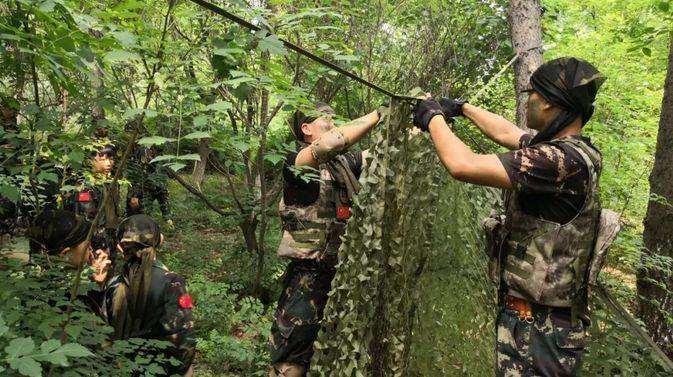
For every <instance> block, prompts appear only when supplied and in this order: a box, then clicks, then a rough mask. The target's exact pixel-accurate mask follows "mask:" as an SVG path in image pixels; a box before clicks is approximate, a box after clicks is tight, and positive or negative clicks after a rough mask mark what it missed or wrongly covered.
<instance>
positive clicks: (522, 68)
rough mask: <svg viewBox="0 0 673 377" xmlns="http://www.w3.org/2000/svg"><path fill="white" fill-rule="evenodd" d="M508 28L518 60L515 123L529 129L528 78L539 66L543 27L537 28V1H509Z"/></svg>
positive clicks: (538, 9)
mask: <svg viewBox="0 0 673 377" xmlns="http://www.w3.org/2000/svg"><path fill="white" fill-rule="evenodd" d="M509 6H510V11H509V26H510V29H511V32H512V47H513V48H514V52H516V54H517V56H518V59H517V61H516V63H515V64H514V89H515V90H516V124H517V125H518V126H519V127H520V128H523V129H528V127H527V124H526V123H527V122H526V102H527V99H528V96H527V95H526V94H525V93H522V92H521V91H522V90H523V89H526V86H527V85H528V81H529V80H530V75H531V74H532V73H533V72H534V71H535V70H536V69H537V68H538V67H539V66H540V65H542V48H541V47H542V28H541V27H540V0H509Z"/></svg>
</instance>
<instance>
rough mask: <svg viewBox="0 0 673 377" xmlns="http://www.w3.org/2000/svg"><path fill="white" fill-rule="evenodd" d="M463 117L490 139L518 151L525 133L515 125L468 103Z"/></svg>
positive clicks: (464, 108) (463, 108)
mask: <svg viewBox="0 0 673 377" xmlns="http://www.w3.org/2000/svg"><path fill="white" fill-rule="evenodd" d="M462 111H463V115H464V116H465V117H467V118H468V119H469V120H470V121H472V123H474V124H475V125H476V126H477V127H478V128H479V129H480V130H481V132H483V133H484V135H486V136H487V137H488V138H489V139H491V140H493V141H495V142H496V143H498V144H500V145H502V146H503V147H505V148H509V149H518V148H519V147H520V146H519V140H520V139H521V136H522V135H523V134H525V132H524V131H523V130H522V129H520V128H519V127H517V126H516V125H515V124H514V123H512V122H510V121H508V120H507V119H505V118H503V117H501V116H500V115H496V114H493V113H492V112H490V111H487V110H484V109H482V108H480V107H477V106H473V105H470V104H469V103H466V104H464V105H463V106H462Z"/></svg>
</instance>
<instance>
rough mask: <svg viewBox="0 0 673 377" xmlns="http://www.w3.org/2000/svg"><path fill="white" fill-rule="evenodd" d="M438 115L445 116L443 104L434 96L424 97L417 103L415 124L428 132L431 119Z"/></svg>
mask: <svg viewBox="0 0 673 377" xmlns="http://www.w3.org/2000/svg"><path fill="white" fill-rule="evenodd" d="M436 115H441V116H442V117H443V116H444V112H443V111H442V106H441V105H440V104H439V102H437V101H435V100H434V99H433V98H428V99H424V100H422V101H420V102H419V103H418V104H417V105H416V109H415V110H414V126H416V127H418V128H420V129H421V130H422V131H426V132H427V131H429V130H428V126H429V125H430V120H432V118H434V117H435V116H436Z"/></svg>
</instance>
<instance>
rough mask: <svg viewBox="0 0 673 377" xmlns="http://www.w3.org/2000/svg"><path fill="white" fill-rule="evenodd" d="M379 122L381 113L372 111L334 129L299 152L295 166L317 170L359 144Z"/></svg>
mask: <svg viewBox="0 0 673 377" xmlns="http://www.w3.org/2000/svg"><path fill="white" fill-rule="evenodd" d="M378 121H379V112H378V111H372V112H371V113H369V114H367V115H365V116H362V117H360V118H357V119H355V120H352V121H350V122H348V123H347V124H345V125H343V126H341V127H336V128H332V129H331V130H329V131H327V132H326V133H324V134H323V135H322V136H320V138H318V139H317V140H315V141H313V142H312V143H311V144H310V145H309V146H308V147H306V148H304V149H302V150H301V151H299V153H298V154H297V158H296V159H295V163H294V165H295V166H297V167H299V166H302V165H309V166H312V167H314V168H317V167H318V165H320V164H321V163H323V162H326V161H329V160H331V159H332V158H334V156H336V155H338V154H340V153H344V152H345V151H347V150H348V148H349V147H350V146H351V145H353V144H355V143H357V142H358V141H359V140H360V139H361V138H362V137H363V136H364V135H366V134H367V132H369V131H370V130H371V129H372V127H374V125H376V123H378Z"/></svg>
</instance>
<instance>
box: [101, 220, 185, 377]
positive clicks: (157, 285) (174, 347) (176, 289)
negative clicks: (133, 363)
mask: <svg viewBox="0 0 673 377" xmlns="http://www.w3.org/2000/svg"><path fill="white" fill-rule="evenodd" d="M117 241H118V244H117V248H118V250H119V252H121V253H123V257H124V265H123V266H122V273H121V274H120V275H118V276H115V277H114V278H113V279H111V280H110V281H109V282H108V284H107V285H106V288H105V301H104V305H103V307H104V311H105V313H104V314H105V317H106V320H107V321H108V323H109V324H110V325H111V326H112V327H113V328H114V332H113V334H112V335H113V338H114V339H128V338H143V339H157V340H164V341H168V342H170V343H171V346H170V347H169V348H167V349H165V350H163V351H159V350H155V351H153V352H151V353H153V356H154V361H153V362H154V363H158V364H159V365H161V367H162V368H163V369H164V372H165V375H167V376H173V375H180V376H183V375H191V374H192V373H193V369H192V368H191V364H192V360H193V358H194V348H195V345H196V341H195V338H194V330H193V322H192V300H191V297H190V296H189V293H187V287H186V284H185V280H184V279H183V278H182V277H181V276H179V275H177V274H175V273H173V272H170V271H169V270H168V268H166V266H165V265H164V264H163V263H161V262H159V261H158V260H157V258H156V251H157V249H158V248H159V247H160V246H161V244H162V242H163V235H162V234H161V232H160V231H159V227H158V225H157V224H156V222H155V221H154V220H152V218H150V217H149V216H147V215H143V214H140V215H134V216H131V217H128V218H126V219H125V220H124V221H122V223H121V224H120V225H119V228H118V230H117ZM170 358H174V359H176V360H177V361H179V363H178V364H179V365H173V363H172V362H170V361H169V360H170ZM136 375H144V373H143V371H142V370H138V371H136Z"/></svg>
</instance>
